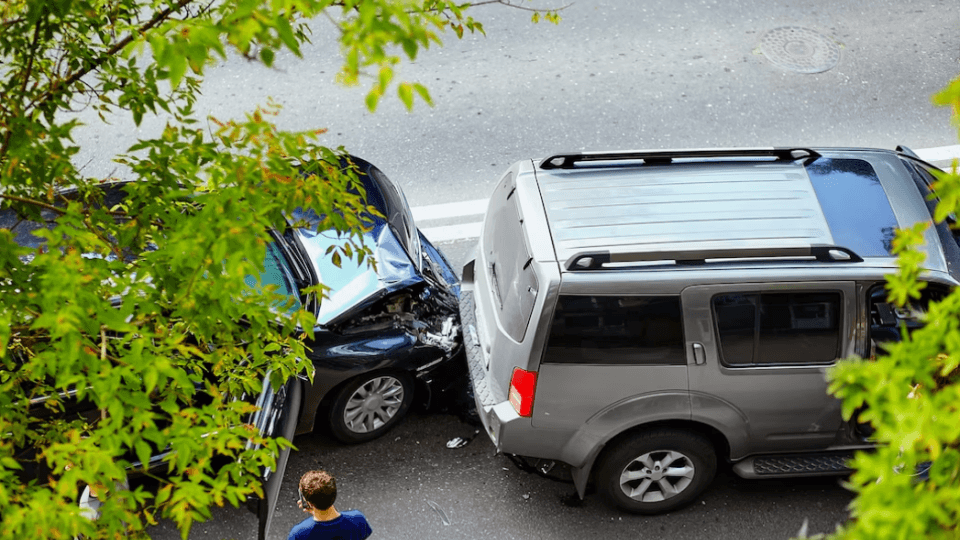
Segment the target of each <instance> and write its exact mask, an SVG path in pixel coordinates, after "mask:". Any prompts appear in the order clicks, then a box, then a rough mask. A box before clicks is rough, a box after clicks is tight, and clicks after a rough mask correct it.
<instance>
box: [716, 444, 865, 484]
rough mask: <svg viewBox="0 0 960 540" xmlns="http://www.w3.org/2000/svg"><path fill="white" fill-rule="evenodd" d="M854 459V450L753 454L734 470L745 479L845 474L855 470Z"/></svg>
mask: <svg viewBox="0 0 960 540" xmlns="http://www.w3.org/2000/svg"><path fill="white" fill-rule="evenodd" d="M851 459H853V451H843V452H820V453H810V454H772V455H768V456H753V457H750V458H747V459H745V460H743V461H740V462H737V463H736V464H734V466H733V472H735V473H736V474H737V476H740V477H742V478H772V477H779V478H783V477H790V476H829V475H843V474H849V473H851V472H853V469H851V468H850V467H849V466H848V465H847V463H848V462H849V461H850V460H851Z"/></svg>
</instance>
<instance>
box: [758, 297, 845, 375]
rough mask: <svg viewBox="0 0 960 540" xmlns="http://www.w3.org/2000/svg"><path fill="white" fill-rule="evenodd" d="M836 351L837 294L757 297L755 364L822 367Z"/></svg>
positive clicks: (837, 351)
mask: <svg viewBox="0 0 960 540" xmlns="http://www.w3.org/2000/svg"><path fill="white" fill-rule="evenodd" d="M839 348H840V295H839V294H837V293H785V294H764V295H762V296H761V297H760V339H759V343H758V351H757V363H759V364H811V363H816V364H822V363H829V362H833V361H834V360H836V358H837V356H839Z"/></svg>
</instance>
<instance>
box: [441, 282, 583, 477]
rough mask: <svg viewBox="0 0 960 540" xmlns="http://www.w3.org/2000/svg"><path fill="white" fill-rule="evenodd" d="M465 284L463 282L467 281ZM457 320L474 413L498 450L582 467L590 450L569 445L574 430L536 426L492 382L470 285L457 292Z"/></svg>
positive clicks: (573, 436) (573, 435)
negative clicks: (461, 334) (459, 325)
mask: <svg viewBox="0 0 960 540" xmlns="http://www.w3.org/2000/svg"><path fill="white" fill-rule="evenodd" d="M464 283H465V284H466V280H465V281H464ZM460 322H461V324H462V325H463V348H464V351H465V352H466V358H467V370H468V372H469V373H470V383H471V384H472V385H473V394H474V401H475V403H476V406H477V415H478V416H479V417H480V422H481V423H482V424H483V429H484V431H485V432H486V434H487V436H488V437H489V438H490V440H491V441H492V442H493V444H494V446H495V447H496V448H497V451H498V452H501V453H504V454H516V455H520V456H526V457H531V458H539V459H551V460H556V461H562V462H564V463H567V464H569V465H571V466H573V467H578V466H583V465H584V462H585V461H586V460H587V459H588V458H589V454H591V452H590V451H586V452H584V450H585V449H584V448H579V447H577V448H571V447H570V443H571V441H572V440H573V439H574V438H575V435H576V433H575V432H571V431H569V430H556V429H538V428H535V427H534V426H533V424H532V420H531V419H530V418H526V417H522V416H520V415H518V414H517V411H516V409H514V408H513V405H511V404H510V402H509V401H508V400H507V398H506V396H505V395H504V393H503V391H502V390H500V389H498V388H496V387H495V386H494V385H493V381H491V379H490V376H489V374H488V371H487V369H486V367H485V366H484V364H485V362H484V356H483V350H482V349H481V347H482V346H483V345H482V344H481V343H480V339H479V334H478V332H477V319H476V311H475V305H474V297H473V291H472V290H470V289H469V286H468V287H465V288H464V289H463V290H462V291H461V293H460ZM534 407H536V405H534Z"/></svg>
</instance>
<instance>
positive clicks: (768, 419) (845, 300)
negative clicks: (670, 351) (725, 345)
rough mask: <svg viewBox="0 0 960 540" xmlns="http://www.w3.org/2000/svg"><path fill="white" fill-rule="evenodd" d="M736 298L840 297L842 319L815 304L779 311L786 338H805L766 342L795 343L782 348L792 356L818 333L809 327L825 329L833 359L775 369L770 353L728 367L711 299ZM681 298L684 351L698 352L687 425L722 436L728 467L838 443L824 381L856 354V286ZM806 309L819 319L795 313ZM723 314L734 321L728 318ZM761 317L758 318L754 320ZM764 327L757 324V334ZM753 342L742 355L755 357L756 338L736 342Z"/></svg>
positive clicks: (760, 288) (791, 286)
mask: <svg viewBox="0 0 960 540" xmlns="http://www.w3.org/2000/svg"><path fill="white" fill-rule="evenodd" d="M739 294H744V295H756V296H762V295H770V296H771V297H773V296H775V295H781V296H784V295H803V294H806V295H807V296H808V297H827V298H830V297H834V296H836V297H838V298H839V299H840V300H839V302H838V306H836V307H838V308H839V310H840V312H841V313H839V314H837V313H835V312H832V313H831V314H830V316H825V315H824V313H823V311H821V309H823V306H819V305H811V304H806V305H795V306H785V307H784V308H783V311H784V314H788V315H789V320H786V321H782V324H783V325H784V326H785V327H786V328H787V330H786V331H785V332H786V333H789V332H790V329H791V328H792V329H797V330H803V332H802V333H800V332H798V334H800V335H799V336H796V337H794V336H788V337H786V338H784V337H782V336H781V337H777V338H771V339H768V340H767V341H775V339H779V340H781V341H783V340H793V341H792V342H791V341H787V342H786V346H787V347H793V348H794V349H796V348H800V347H804V346H808V345H809V344H810V342H811V341H812V338H811V337H810V334H812V333H813V332H815V331H818V330H817V329H815V328H814V327H813V326H811V325H823V326H828V325H830V326H831V327H832V328H834V329H835V330H833V332H835V333H836V334H837V340H838V347H837V348H836V353H835V354H830V355H829V356H830V358H828V357H822V358H819V359H813V361H812V362H811V363H810V364H808V365H804V364H793V363H791V364H787V363H784V364H778V363H777V362H779V359H778V358H777V357H776V354H774V355H773V358H772V359H771V358H767V359H766V360H765V363H762V364H754V365H751V364H739V365H737V364H733V363H732V361H731V359H730V358H726V359H725V358H724V357H723V353H722V351H721V346H720V344H719V336H718V319H717V316H718V315H717V310H716V308H715V305H714V300H715V299H718V298H726V297H729V296H733V295H739ZM682 298H683V303H684V322H685V326H686V330H687V346H688V348H691V349H692V348H694V347H697V346H700V347H702V349H703V353H704V354H702V355H701V359H700V361H699V362H700V363H695V364H694V365H691V366H690V371H689V375H690V394H691V404H692V411H693V419H694V420H696V421H700V422H704V423H706V424H709V425H711V426H714V427H715V428H717V429H718V430H719V431H720V432H722V433H724V434H725V435H726V437H727V440H728V442H729V445H730V452H731V455H730V458H731V459H732V460H737V459H741V458H742V457H744V456H746V455H749V454H754V453H769V452H784V451H803V450H809V449H823V448H826V447H829V446H831V444H833V443H834V442H835V441H836V440H837V438H838V434H839V432H840V429H841V427H842V426H843V422H842V418H841V416H840V402H839V400H837V399H836V398H834V397H833V396H831V395H830V394H829V393H828V392H827V381H826V377H825V374H826V370H827V368H829V367H830V366H832V365H833V364H835V363H836V360H837V359H839V358H844V357H846V356H848V355H849V354H850V353H852V352H853V351H854V350H855V345H856V341H855V340H856V336H855V328H856V317H857V313H858V309H857V292H856V284H855V283H854V282H815V283H776V284H771V283H766V284H748V283H740V284H732V285H711V286H694V287H688V288H686V289H684V291H683V294H682ZM811 307H812V308H813V311H816V312H818V313H816V315H817V318H816V319H813V318H804V317H803V315H804V314H803V313H801V311H803V310H804V309H806V310H808V311H809V310H810V309H811ZM729 313H731V316H732V314H733V313H734V312H733V311H730V312H729ZM761 313H762V311H761ZM808 315H809V314H808ZM763 317H764V315H762V314H761V315H760V316H759V317H758V318H760V319H762V318H763ZM767 318H768V319H770V318H774V315H770V316H768V317H767ZM830 318H833V319H834V320H832V321H830V320H829V319H830ZM720 322H721V323H723V322H724V321H720ZM750 324H753V323H750ZM766 324H767V323H766V322H764V321H763V320H758V321H757V322H756V327H757V328H758V329H759V328H761V325H766ZM826 331H827V332H829V331H830V330H826ZM761 332H762V330H761ZM819 332H821V333H823V332H824V330H819ZM757 335H758V336H759V335H760V334H759V333H758V334H757ZM753 339H757V340H758V343H747V344H746V345H745V346H744V348H746V349H751V348H752V349H753V350H759V349H760V347H762V346H763V345H762V343H760V342H762V341H763V340H762V339H761V338H759V337H757V338H749V336H747V339H745V340H742V341H743V342H749V341H752V340H753ZM730 342H731V343H733V340H730ZM781 354H783V351H782V350H781ZM728 356H729V355H728ZM771 360H772V362H771ZM802 360H803V359H802V358H801V361H802Z"/></svg>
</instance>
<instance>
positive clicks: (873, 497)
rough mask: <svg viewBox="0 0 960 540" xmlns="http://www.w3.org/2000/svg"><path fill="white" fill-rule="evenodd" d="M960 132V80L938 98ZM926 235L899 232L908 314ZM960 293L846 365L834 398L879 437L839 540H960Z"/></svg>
mask: <svg viewBox="0 0 960 540" xmlns="http://www.w3.org/2000/svg"><path fill="white" fill-rule="evenodd" d="M934 102H935V103H937V104H939V105H944V106H949V107H952V109H953V112H954V119H955V121H957V125H958V127H960V78H958V79H956V80H954V81H953V82H952V83H950V85H949V86H948V87H947V88H946V89H944V90H943V91H941V92H940V93H938V94H937V95H936V96H934ZM933 189H934V191H935V195H936V196H937V198H938V199H939V202H938V204H937V209H936V212H935V216H934V217H935V219H936V220H937V221H944V220H948V221H950V222H951V223H952V222H954V221H955V219H954V218H953V216H955V215H956V214H957V212H958V211H960V174H958V173H957V162H956V161H954V164H953V167H952V172H949V173H944V174H941V175H939V178H938V179H937V182H936V183H935V184H934V186H933ZM921 232H922V227H917V228H914V229H911V230H903V231H898V233H897V237H896V240H895V251H896V252H897V253H898V255H899V256H898V266H899V269H898V272H897V274H896V275H892V276H890V277H889V278H888V282H887V290H888V293H889V298H890V299H891V301H893V302H895V303H897V304H898V305H900V306H903V305H905V304H906V303H907V302H909V301H910V300H912V299H916V298H919V297H920V293H921V291H922V289H923V288H924V284H923V276H922V273H921V272H920V271H919V265H920V264H921V263H922V261H923V255H922V254H921V253H919V252H918V250H917V249H916V246H917V245H918V244H920V242H921V241H922V235H921ZM958 366H960V289H954V290H953V291H952V292H951V293H950V294H949V295H948V296H947V297H945V298H943V299H942V300H940V301H937V302H933V303H931V304H929V305H928V306H927V309H926V315H925V319H924V326H923V328H921V329H917V330H915V331H913V333H912V334H910V335H908V336H906V337H905V338H904V340H903V341H902V342H900V343H897V344H895V345H893V346H892V347H890V348H889V349H888V350H887V351H885V353H884V354H882V355H879V356H878V358H875V359H854V360H848V361H844V362H841V363H840V364H838V365H837V366H836V368H834V369H833V370H832V371H831V373H830V375H829V376H830V379H831V391H832V392H833V393H835V394H836V395H837V396H838V397H840V398H842V400H843V411H844V414H845V416H846V417H847V418H850V417H851V415H853V414H854V413H855V411H857V410H858V409H861V408H862V410H863V412H862V414H861V420H864V421H868V422H870V424H872V426H873V428H874V429H875V433H874V435H873V437H874V439H875V440H876V442H877V444H878V447H877V450H876V451H875V452H861V453H858V454H857V456H856V458H855V459H854V462H853V466H854V468H855V469H856V472H855V473H854V474H853V475H852V477H851V478H850V482H849V484H850V486H851V488H852V489H853V490H854V491H855V492H856V494H857V496H856V499H855V500H854V501H853V503H852V507H851V513H852V516H851V520H850V522H849V523H847V524H846V525H844V526H843V527H842V528H841V529H839V530H838V531H837V532H836V533H835V534H834V535H833V538H837V539H840V538H851V539H853V538H857V539H865V538H878V539H886V538H890V539H907V538H954V539H955V538H958V537H960V369H958Z"/></svg>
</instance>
